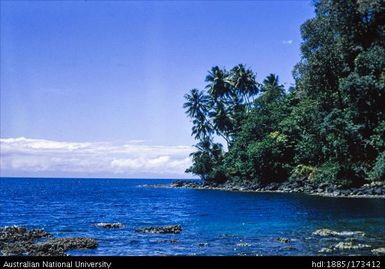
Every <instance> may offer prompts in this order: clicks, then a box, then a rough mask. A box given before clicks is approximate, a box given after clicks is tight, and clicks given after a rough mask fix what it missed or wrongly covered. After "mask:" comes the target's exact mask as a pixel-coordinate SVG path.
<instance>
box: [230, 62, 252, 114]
mask: <svg viewBox="0 0 385 269" xmlns="http://www.w3.org/2000/svg"><path fill="white" fill-rule="evenodd" d="M230 74H231V75H230V81H231V84H232V85H233V87H234V88H235V91H236V92H237V94H238V95H239V96H240V97H241V98H242V99H244V101H246V105H247V106H248V107H249V108H250V107H251V102H250V97H252V96H255V95H256V94H257V93H258V83H257V82H256V80H255V74H254V72H253V71H252V70H251V69H246V67H245V66H244V65H243V64H239V65H237V66H235V67H234V68H232V69H231V71H230Z"/></svg>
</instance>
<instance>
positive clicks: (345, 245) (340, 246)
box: [334, 242, 371, 250]
mask: <svg viewBox="0 0 385 269" xmlns="http://www.w3.org/2000/svg"><path fill="white" fill-rule="evenodd" d="M370 247H371V246H370V245H366V244H357V245H354V244H353V242H339V243H338V244H336V245H335V246H334V249H339V250H351V249H362V248H370Z"/></svg>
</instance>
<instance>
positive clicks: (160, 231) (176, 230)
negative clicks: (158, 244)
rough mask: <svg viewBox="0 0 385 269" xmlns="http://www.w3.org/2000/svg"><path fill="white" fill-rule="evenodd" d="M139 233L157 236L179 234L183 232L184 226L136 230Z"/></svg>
mask: <svg viewBox="0 0 385 269" xmlns="http://www.w3.org/2000/svg"><path fill="white" fill-rule="evenodd" d="M135 232H138V233H156V234H167V233H168V234H178V233H180V232H182V226H180V225H169V226H160V227H144V228H139V229H136V230H135Z"/></svg>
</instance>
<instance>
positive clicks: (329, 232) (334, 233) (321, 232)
mask: <svg viewBox="0 0 385 269" xmlns="http://www.w3.org/2000/svg"><path fill="white" fill-rule="evenodd" d="M313 235H318V236H354V235H358V236H365V233H364V232H361V231H342V232H337V231H333V230H330V229H318V230H316V231H314V232H313Z"/></svg>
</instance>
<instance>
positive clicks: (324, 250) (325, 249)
mask: <svg viewBox="0 0 385 269" xmlns="http://www.w3.org/2000/svg"><path fill="white" fill-rule="evenodd" d="M318 252H319V253H331V252H333V250H332V249H331V248H321V249H320V250H319V251H318Z"/></svg>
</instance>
